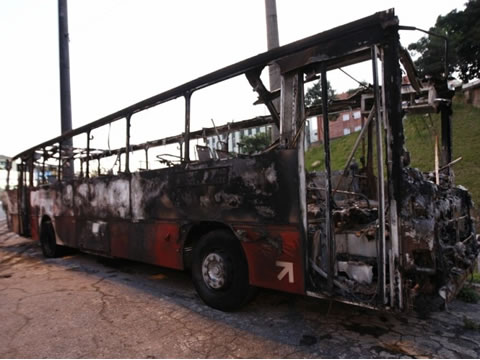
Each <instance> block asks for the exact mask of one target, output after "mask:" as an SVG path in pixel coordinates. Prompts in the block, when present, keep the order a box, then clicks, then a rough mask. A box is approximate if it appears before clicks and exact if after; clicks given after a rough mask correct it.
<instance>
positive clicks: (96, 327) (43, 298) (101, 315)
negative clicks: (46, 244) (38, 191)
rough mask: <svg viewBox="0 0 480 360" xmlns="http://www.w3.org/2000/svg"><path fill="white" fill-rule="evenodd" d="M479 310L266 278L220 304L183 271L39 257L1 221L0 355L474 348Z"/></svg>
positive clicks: (409, 352)
mask: <svg viewBox="0 0 480 360" xmlns="http://www.w3.org/2000/svg"><path fill="white" fill-rule="evenodd" d="M479 310H480V305H478V304H467V303H464V302H462V301H458V300H457V301H454V302H453V303H452V304H450V306H449V309H448V311H444V312H437V313H433V314H432V315H431V317H430V318H429V319H420V318H419V317H417V316H416V315H415V314H408V315H393V314H386V313H381V312H378V311H372V310H366V309H361V308H358V307H353V306H347V305H343V304H338V303H331V302H329V301H322V300H318V299H312V298H307V297H302V296H294V295H289V294H283V293H278V292H274V291H267V290H263V291H261V292H260V293H259V295H258V296H257V298H256V299H255V300H254V301H253V302H252V303H251V304H250V305H248V306H247V307H245V308H244V309H242V310H241V311H238V312H235V313H223V312H220V311H217V310H213V309H211V308H209V307H207V306H206V305H204V304H203V303H202V301H201V300H200V299H199V298H198V296H197V295H196V293H195V291H194V289H193V286H192V284H191V282H190V276H189V274H188V273H185V272H180V271H173V270H167V269H163V268H158V267H153V266H147V265H143V264H139V263H135V262H130V261H123V260H106V259H102V258H98V257H95V256H92V255H87V254H82V253H72V254H70V255H68V256H65V257H62V258H58V259H45V258H43V257H42V255H41V251H40V247H39V245H38V243H36V242H33V241H31V240H29V239H26V238H22V237H20V236H18V235H16V234H13V233H11V232H8V230H7V228H6V225H5V221H0V319H1V321H0V357H2V358H44V357H48V358H83V357H87V358H112V357H115V358H179V357H180V358H291V357H293V358H304V357H305V358H318V357H329V358H358V357H361V358H377V357H381V358H417V357H441V358H458V357H461V358H480V331H479V330H478V329H477V330H474V329H471V328H472V327H475V325H478V324H480V311H479Z"/></svg>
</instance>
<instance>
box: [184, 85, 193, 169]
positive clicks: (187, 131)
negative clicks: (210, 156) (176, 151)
mask: <svg viewBox="0 0 480 360" xmlns="http://www.w3.org/2000/svg"><path fill="white" fill-rule="evenodd" d="M191 98H192V93H191V92H187V93H185V138H184V140H185V158H184V161H185V162H186V163H188V162H190V100H191Z"/></svg>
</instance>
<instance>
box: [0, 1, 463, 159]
mask: <svg viewBox="0 0 480 360" xmlns="http://www.w3.org/2000/svg"><path fill="white" fill-rule="evenodd" d="M464 2H465V0H436V1H425V0H424V1H418V0H403V1H395V0H385V1H373V0H368V1H358V0H356V1H355V0H349V1H347V0H335V1H321V0H316V1H314V0H295V1H293V0H291V1H289V0H277V12H278V25H279V34H280V45H284V44H287V43H289V42H292V41H296V40H299V39H301V38H303V37H306V36H309V35H313V34H316V33H319V32H322V31H324V30H327V29H329V28H332V27H335V26H338V25H341V24H344V23H347V22H350V21H353V20H355V19H358V18H361V17H364V16H368V15H371V14H373V13H374V12H377V11H381V10H385V9H388V8H392V7H393V8H395V12H396V15H397V16H398V17H399V19H400V23H401V24H403V25H413V26H417V27H420V28H425V29H428V28H430V27H431V26H433V25H434V24H435V20H436V18H437V16H438V15H440V14H442V15H444V14H446V13H448V12H449V11H451V10H452V9H454V8H458V9H463V7H464V6H463V4H464ZM68 7H69V8H68V10H69V13H68V16H69V32H70V67H71V92H72V117H73V127H74V128H76V127H79V126H81V125H83V124H86V123H88V122H91V121H93V120H96V119H98V118H100V117H102V116H104V115H107V114H109V113H112V112H114V111H116V110H119V109H121V108H124V107H126V106H129V105H131V104H133V103H135V102H137V101H140V100H142V99H144V98H146V97H150V96H152V95H155V94H157V93H160V92H162V91H165V90H168V89H169V88H172V87H174V86H177V85H180V84H182V83H184V82H187V81H189V80H192V79H193V78H195V77H198V76H201V75H204V74H206V73H208V72H211V71H214V70H216V69H218V68H221V67H224V66H226V65H229V64H231V63H234V62H236V61H240V60H243V59H245V58H248V57H250V56H254V55H256V54H258V53H261V52H264V51H266V49H267V42H266V30H265V8H264V0H242V1H240V0H239V1H226V0H217V1H208V0H203V1H193V0H190V1H187V0H175V1H173V0H164V1H161V0H69V1H68ZM420 36H421V34H420V33H418V32H402V33H401V41H402V43H403V44H404V45H408V44H409V43H411V42H413V41H416V40H417V39H418V38H419V37H420ZM0 48H1V54H2V55H1V57H0V105H1V106H0V108H1V110H2V111H1V115H0V116H1V122H0V125H1V127H0V154H4V155H8V156H13V155H15V154H17V153H19V152H20V151H22V150H25V149H26V148H29V147H31V146H33V145H36V144H38V143H40V142H42V141H45V140H48V139H49V138H52V137H54V136H57V135H59V133H60V97H59V69H58V20H57V0H0ZM351 72H352V75H354V76H355V77H357V78H358V79H359V80H364V79H367V78H368V75H366V74H364V70H362V69H361V68H358V69H355V68H354V69H351ZM264 73H266V71H264ZM265 75H266V74H265ZM330 79H331V81H332V82H333V84H332V85H333V86H334V88H335V89H336V90H337V92H339V91H344V90H347V89H349V88H352V87H355V83H353V82H352V81H351V80H349V79H348V78H346V77H345V76H344V75H343V77H342V76H340V75H338V74H332V77H331V78H330ZM234 87H235V89H236V90H231V89H233V88H234ZM238 89H240V90H238ZM237 91H241V93H242V94H243V93H244V94H245V95H244V97H242V96H243V95H241V96H237V94H238V93H237ZM255 99H256V96H255V94H253V93H252V92H251V89H250V88H249V86H248V83H247V81H246V80H245V79H244V78H238V79H235V80H232V81H230V82H229V83H228V84H226V85H219V86H217V87H214V88H212V89H210V90H204V91H203V92H202V91H200V92H199V93H198V95H197V94H194V95H193V97H192V122H193V124H192V128H193V129H196V128H201V126H209V125H210V124H211V122H210V121H211V120H210V119H211V118H213V119H215V121H216V122H217V123H225V122H227V121H232V120H236V121H238V120H242V119H244V118H246V117H248V116H253V115H254V114H259V115H263V114H266V111H265V109H264V108H259V107H256V108H254V107H252V106H250V105H251V104H252V103H253V102H254V101H255ZM167 108H168V107H167ZM162 111H164V112H163V113H162ZM172 113H178V116H171V114H172ZM162 114H163V115H162ZM150 115H151V116H150V117H149V116H145V118H146V120H145V121H146V124H149V125H148V126H149V135H151V136H150V139H153V138H160V137H163V136H165V135H173V134H174V133H180V132H181V131H182V128H183V100H179V101H176V103H174V104H172V105H170V107H169V108H168V109H167V110H159V111H158V112H155V113H154V112H152V113H151V114H150ZM162 116H163V118H162ZM165 117H166V119H165ZM160 118H162V119H161V120H160ZM135 120H136V119H135ZM162 120H163V121H162ZM137 135H138V134H137ZM122 140H123V137H122ZM135 140H137V141H144V140H145V139H143V137H142V136H140V135H138V136H137V138H135ZM99 146H100V145H99ZM112 146H113V145H112Z"/></svg>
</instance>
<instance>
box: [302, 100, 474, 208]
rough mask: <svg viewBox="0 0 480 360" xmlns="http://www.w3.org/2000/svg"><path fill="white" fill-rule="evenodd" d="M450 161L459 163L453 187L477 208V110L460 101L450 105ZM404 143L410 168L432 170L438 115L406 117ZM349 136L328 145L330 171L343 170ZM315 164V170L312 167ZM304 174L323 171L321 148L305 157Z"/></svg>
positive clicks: (353, 136) (350, 143) (352, 139)
mask: <svg viewBox="0 0 480 360" xmlns="http://www.w3.org/2000/svg"><path fill="white" fill-rule="evenodd" d="M452 128H453V159H456V158H458V157H460V156H461V157H462V158H463V160H462V161H460V162H459V163H457V164H455V165H453V170H454V173H455V178H456V180H455V181H456V184H458V185H463V186H465V187H466V188H467V189H468V190H469V191H470V192H471V193H472V195H473V200H474V202H475V205H476V207H477V210H478V207H480V109H477V108H474V107H473V106H471V105H467V104H464V103H463V98H462V97H455V100H454V103H453V122H452ZM404 129H405V138H406V140H405V143H406V148H407V150H408V151H409V152H410V158H411V166H412V167H416V168H419V169H420V170H422V171H432V170H433V169H434V144H435V138H434V136H435V134H437V135H438V136H439V141H441V140H440V139H441V131H440V115H439V114H432V115H431V117H430V116H428V115H410V116H407V117H406V118H405V120H404ZM358 134H359V133H358V132H357V133H353V134H350V135H348V136H344V137H341V138H338V139H334V140H332V141H331V143H330V149H331V150H330V152H331V164H332V169H333V170H340V169H343V166H344V165H345V162H346V160H347V157H348V155H349V154H350V151H351V149H352V147H353V144H354V143H355V139H356V138H357V136H358ZM360 156H361V145H360V146H359V149H358V150H357V153H356V154H355V158H356V159H357V162H359V159H360ZM315 161H318V162H319V163H318V165H316V166H315V167H313V166H312V164H313V163H314V162H315ZM305 163H306V165H307V169H308V170H323V169H324V165H323V146H318V147H314V148H311V149H310V150H309V151H308V152H307V153H306V154H305Z"/></svg>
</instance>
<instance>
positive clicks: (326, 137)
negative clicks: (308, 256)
mask: <svg viewBox="0 0 480 360" xmlns="http://www.w3.org/2000/svg"><path fill="white" fill-rule="evenodd" d="M320 81H321V83H322V110H323V115H322V117H323V150H324V156H325V172H326V177H325V188H326V191H325V205H326V209H325V237H326V242H327V253H328V256H327V275H328V279H327V286H328V291H330V293H332V292H333V281H334V276H335V260H336V255H337V254H336V250H335V238H334V233H335V232H334V230H333V222H332V219H333V217H332V208H333V201H332V200H333V197H332V170H331V168H330V126H329V123H328V83H327V68H326V67H324V68H323V69H322V75H321V80H320Z"/></svg>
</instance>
